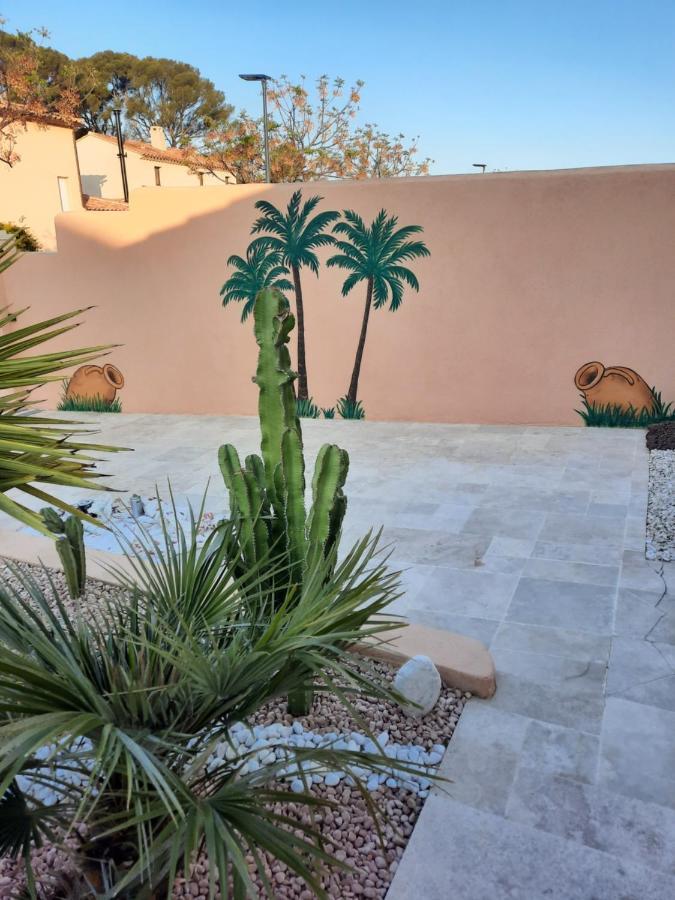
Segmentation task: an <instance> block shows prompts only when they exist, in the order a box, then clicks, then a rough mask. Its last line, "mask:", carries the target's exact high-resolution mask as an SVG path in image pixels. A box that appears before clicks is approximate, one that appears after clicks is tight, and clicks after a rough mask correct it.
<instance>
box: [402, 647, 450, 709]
mask: <svg viewBox="0 0 675 900" xmlns="http://www.w3.org/2000/svg"><path fill="white" fill-rule="evenodd" d="M394 689H395V690H397V691H398V692H399V694H401V695H402V696H403V697H404V698H405V699H406V700H409V701H411V702H410V705H408V704H404V705H403V707H402V709H403V711H404V712H405V713H406V714H407V715H409V716H415V717H419V716H425V715H426V714H427V713H428V712H430V711H431V710H432V709H433V708H434V706H435V705H436V703H437V701H438V698H439V696H440V693H441V676H440V675H439V674H438V669H437V668H436V666H435V665H434V664H433V662H432V661H431V660H430V659H429V657H428V656H413V657H412V659H409V660H408V662H407V663H404V664H403V665H402V666H401V668H400V669H399V670H398V672H397V673H396V677H395V678H394ZM413 703H415V704H417V705H416V706H413V705H412V704H413Z"/></svg>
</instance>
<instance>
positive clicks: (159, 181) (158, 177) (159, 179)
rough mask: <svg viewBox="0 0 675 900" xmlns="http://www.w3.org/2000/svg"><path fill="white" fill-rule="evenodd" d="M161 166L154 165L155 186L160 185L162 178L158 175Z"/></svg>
mask: <svg viewBox="0 0 675 900" xmlns="http://www.w3.org/2000/svg"><path fill="white" fill-rule="evenodd" d="M161 168H162V167H161V166H155V184H156V185H157V187H161V185H162V179H161V178H160V176H159V170H160V169H161Z"/></svg>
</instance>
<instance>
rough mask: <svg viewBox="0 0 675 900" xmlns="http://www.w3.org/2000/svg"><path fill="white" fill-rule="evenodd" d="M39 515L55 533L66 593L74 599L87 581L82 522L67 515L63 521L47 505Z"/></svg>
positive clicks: (80, 592) (79, 595)
mask: <svg viewBox="0 0 675 900" xmlns="http://www.w3.org/2000/svg"><path fill="white" fill-rule="evenodd" d="M40 515H41V516H42V521H43V522H44V523H45V525H46V526H47V528H48V529H49V530H50V531H51V532H52V533H53V534H54V535H56V541H55V543H56V552H57V553H58V554H59V559H60V560H61V565H62V566H63V573H64V575H65V576H66V584H67V585H68V593H69V594H70V596H71V597H72V598H73V600H76V599H77V598H78V597H81V596H82V594H83V593H84V587H85V583H86V581H87V557H86V552H85V548H84V527H83V525H82V522H81V520H80V519H79V518H78V517H77V516H68V518H67V519H66V520H65V521H64V520H63V519H62V518H61V517H60V516H59V514H58V513H57V512H56V511H55V510H54V509H52V508H51V507H49V506H46V507H45V508H44V509H42V510H40Z"/></svg>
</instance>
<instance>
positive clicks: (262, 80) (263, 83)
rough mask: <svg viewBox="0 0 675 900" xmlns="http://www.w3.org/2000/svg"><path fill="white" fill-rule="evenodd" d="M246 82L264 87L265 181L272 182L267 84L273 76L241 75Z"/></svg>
mask: <svg viewBox="0 0 675 900" xmlns="http://www.w3.org/2000/svg"><path fill="white" fill-rule="evenodd" d="M239 77H240V78H241V79H243V80H244V81H259V82H260V83H261V86H262V101H263V139H264V145H265V181H267V182H271V181H272V176H271V174H270V143H269V134H268V130H267V82H268V81H271V80H272V76H271V75H240V76H239Z"/></svg>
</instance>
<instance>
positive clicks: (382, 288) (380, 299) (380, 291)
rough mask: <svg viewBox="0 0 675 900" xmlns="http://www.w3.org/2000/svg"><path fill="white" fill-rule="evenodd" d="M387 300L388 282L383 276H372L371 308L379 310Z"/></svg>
mask: <svg viewBox="0 0 675 900" xmlns="http://www.w3.org/2000/svg"><path fill="white" fill-rule="evenodd" d="M388 300H389V280H388V279H387V278H385V276H384V275H375V276H373V306H374V307H375V309H381V307H383V306H384V305H385V304H386V303H387V301H388Z"/></svg>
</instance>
